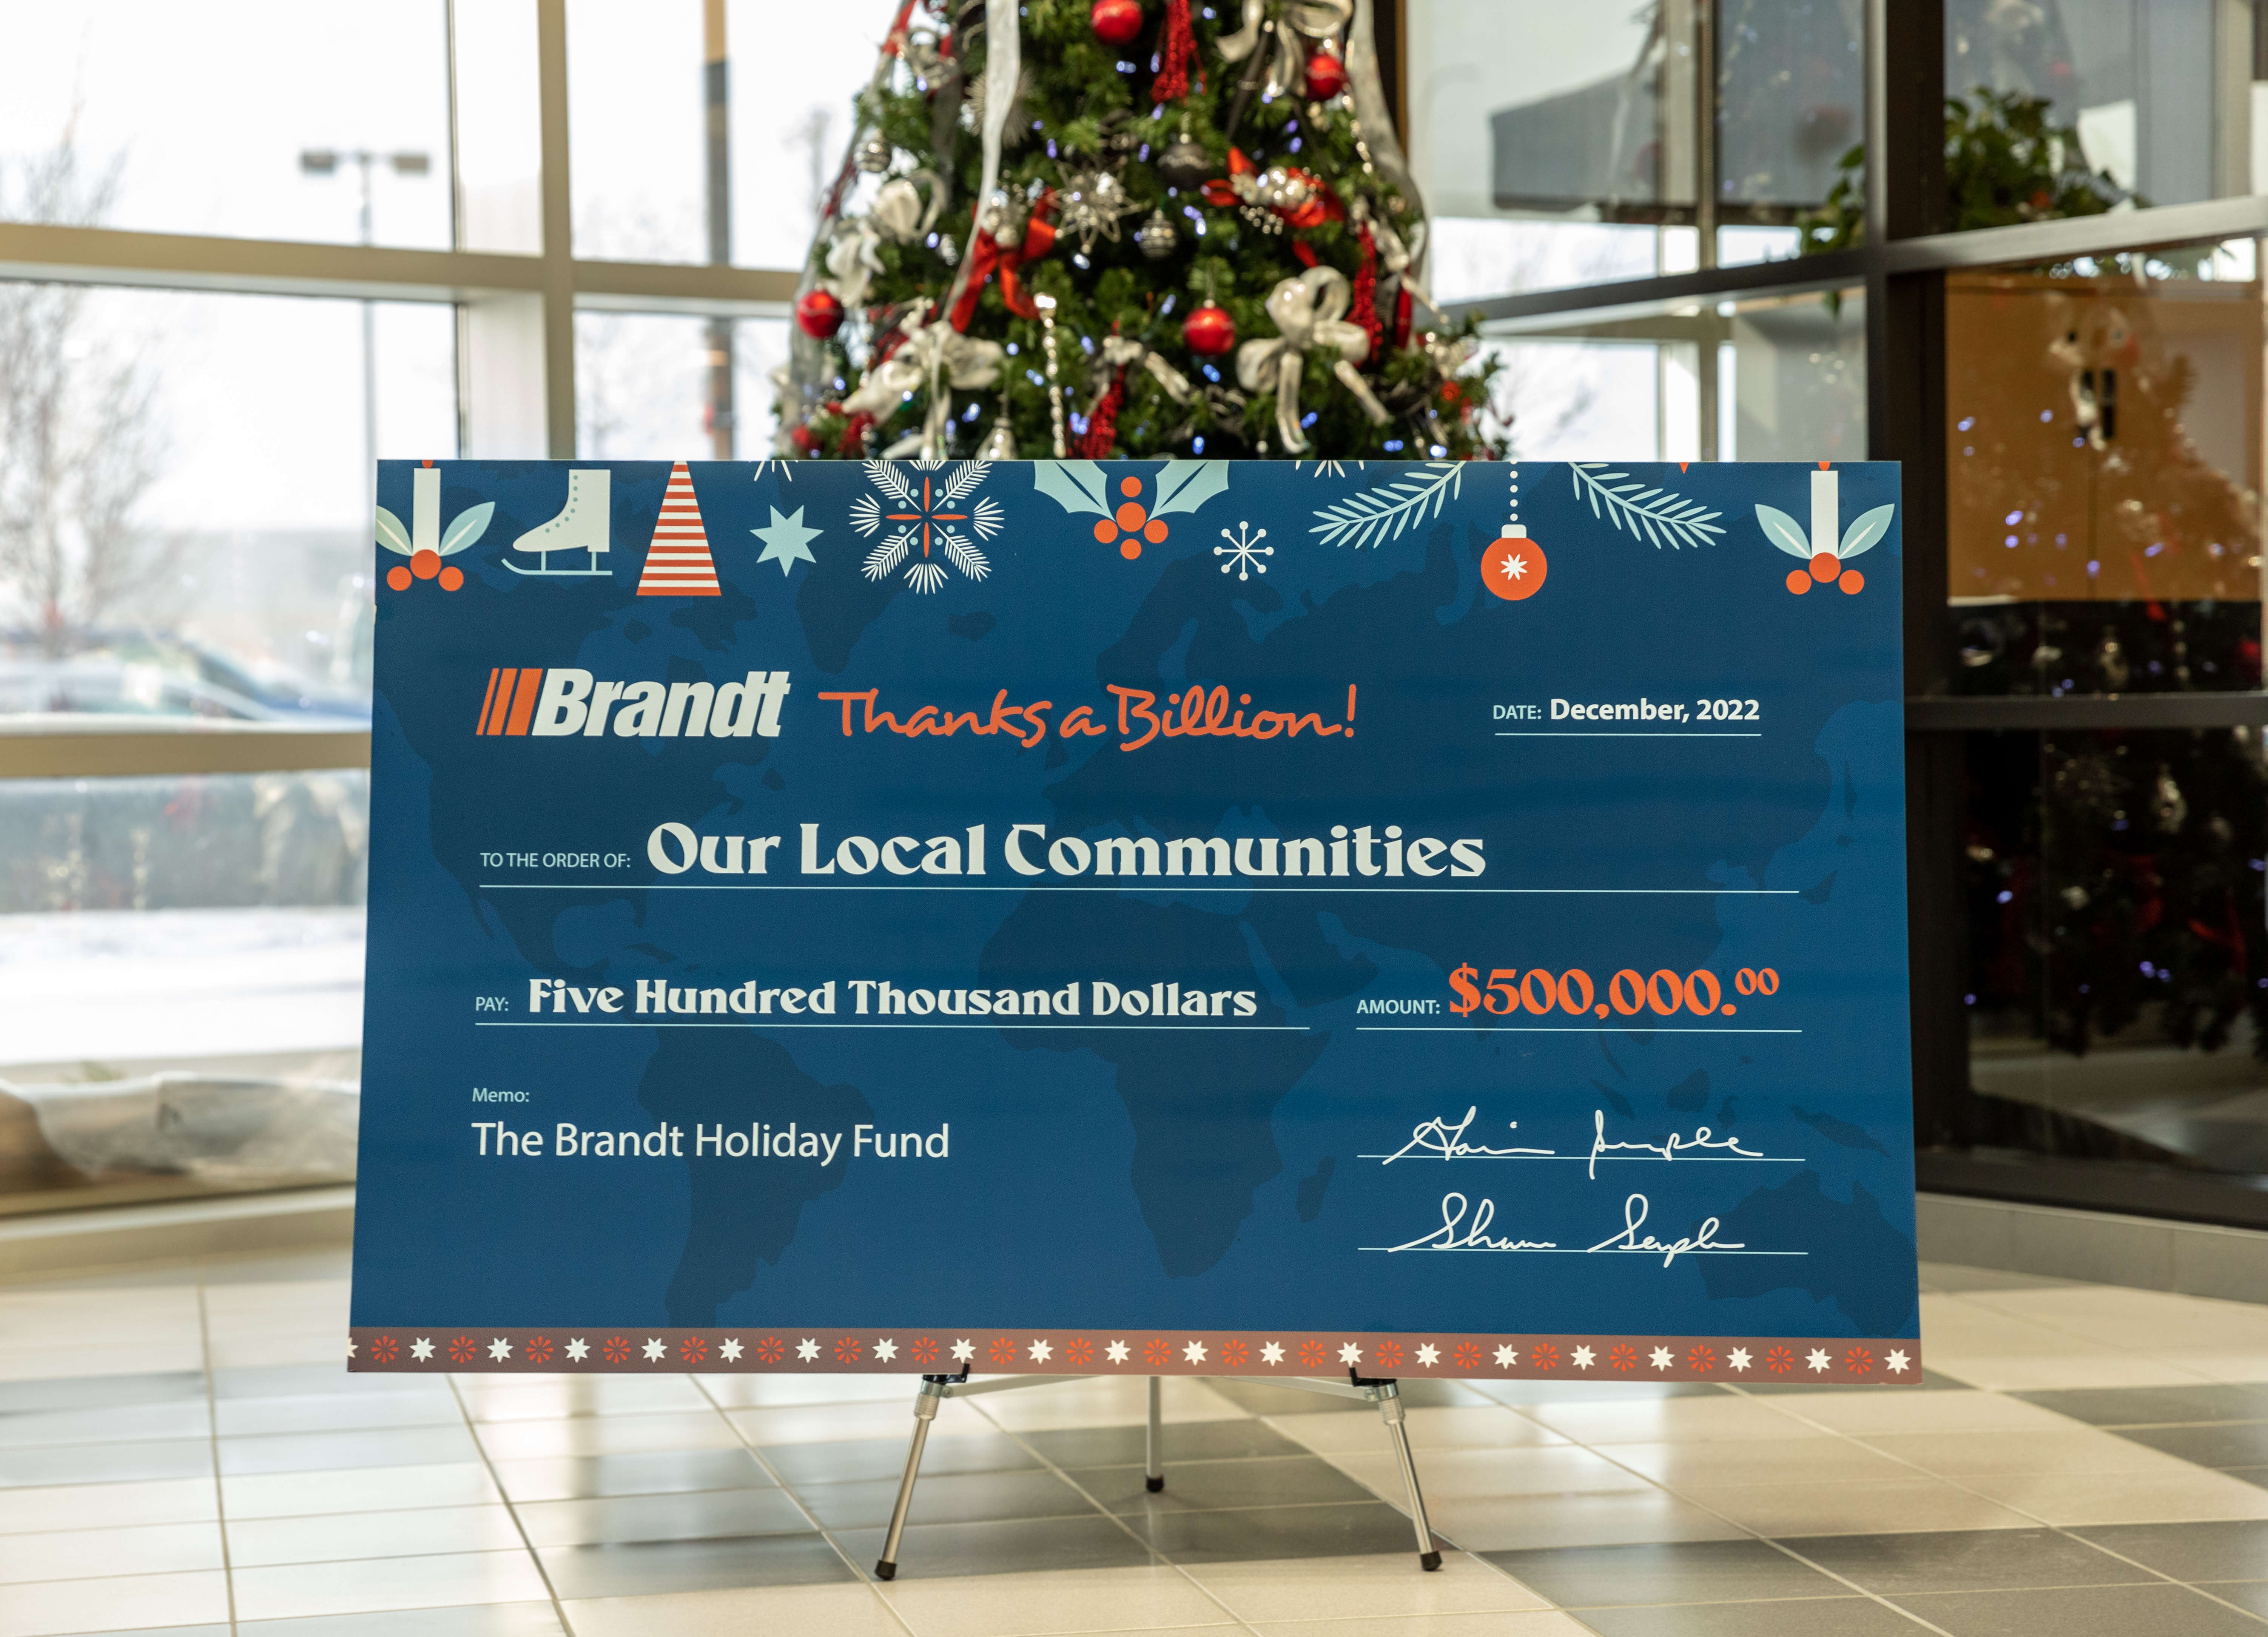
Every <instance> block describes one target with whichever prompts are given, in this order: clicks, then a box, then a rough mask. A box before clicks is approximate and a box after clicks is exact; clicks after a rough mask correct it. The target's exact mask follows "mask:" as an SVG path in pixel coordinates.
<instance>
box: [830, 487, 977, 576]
mask: <svg viewBox="0 0 2268 1637" xmlns="http://www.w3.org/2000/svg"><path fill="white" fill-rule="evenodd" d="M944 464H945V463H944V462H943V461H913V462H907V461H867V462H866V476H867V477H868V479H869V480H870V481H871V482H872V483H873V485H874V487H875V488H876V489H877V490H880V494H868V495H861V496H859V497H858V499H856V500H855V501H853V502H851V527H853V528H855V529H857V530H858V532H859V533H860V534H861V535H867V536H869V537H871V536H873V535H876V534H878V533H881V531H882V528H883V526H884V525H885V524H890V525H895V527H893V528H892V529H891V530H890V532H889V533H887V534H886V535H883V538H882V540H881V542H880V544H878V545H876V546H875V547H874V549H873V550H872V551H869V552H868V553H867V554H866V563H865V568H864V570H863V572H864V573H865V576H866V578H867V579H886V578H887V577H888V576H889V575H892V574H895V573H896V572H897V571H898V565H899V564H902V563H904V562H905V561H906V559H907V558H908V557H910V556H911V555H912V553H913V549H914V547H915V546H916V545H919V546H920V547H921V559H920V561H918V562H917V563H915V564H912V566H910V567H909V568H908V569H907V570H906V584H908V585H909V586H912V587H913V588H914V589H915V590H916V591H919V592H933V591H937V590H939V589H940V588H942V587H943V586H944V585H945V581H946V572H945V564H946V562H950V563H951V564H953V565H954V567H955V568H957V569H959V570H960V571H961V572H962V573H963V574H966V575H967V576H968V578H969V579H983V578H984V577H985V576H986V575H987V574H989V573H990V572H991V571H992V564H991V563H990V560H988V559H987V558H986V557H985V555H984V553H983V549H980V548H979V547H978V545H977V544H976V540H971V539H970V538H969V537H968V535H966V534H963V533H962V532H961V528H960V527H959V526H960V525H961V524H963V523H966V524H968V526H969V527H970V528H971V529H973V530H975V532H976V537H977V539H978V540H990V539H991V538H992V536H993V535H997V534H998V533H999V532H1000V529H1001V527H1002V526H1003V524H1004V523H1005V521H1006V514H1005V512H1002V511H1001V509H1000V503H999V502H998V501H997V500H995V499H993V498H991V497H990V495H982V496H979V497H978V498H977V500H976V505H974V506H973V507H972V508H970V509H969V510H967V511H962V510H960V509H959V508H960V506H961V503H962V502H963V501H965V500H967V499H968V496H969V494H970V492H971V491H973V490H975V489H976V486H977V485H978V484H980V483H983V481H984V475H985V473H986V472H987V471H988V470H990V461H962V462H961V465H960V468H959V469H958V470H956V471H954V473H953V474H952V475H951V476H944V477H940V476H936V475H935V468H938V467H939V466H942V465H944ZM908 465H911V466H912V467H913V468H914V469H915V470H917V471H919V472H920V473H921V486H920V488H919V489H917V488H916V487H915V486H914V483H913V480H912V479H911V477H909V476H908V475H907V473H906V472H904V471H902V470H901V469H900V468H902V467H905V466H908ZM884 505H895V507H896V508H897V509H896V510H895V511H890V512H886V511H884V510H883V509H882V508H883V506H884ZM940 557H942V558H943V561H940V560H939V558H940Z"/></svg>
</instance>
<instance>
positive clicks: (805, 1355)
mask: <svg viewBox="0 0 2268 1637" xmlns="http://www.w3.org/2000/svg"><path fill="white" fill-rule="evenodd" d="M795 1356H796V1357H797V1358H799V1359H801V1360H803V1361H804V1362H805V1363H806V1364H808V1363H810V1362H811V1361H812V1360H814V1359H815V1358H817V1357H818V1356H819V1343H818V1341H817V1340H816V1339H815V1338H812V1337H809V1336H806V1337H805V1338H803V1339H802V1340H801V1341H799V1342H798V1343H796V1344H795Z"/></svg>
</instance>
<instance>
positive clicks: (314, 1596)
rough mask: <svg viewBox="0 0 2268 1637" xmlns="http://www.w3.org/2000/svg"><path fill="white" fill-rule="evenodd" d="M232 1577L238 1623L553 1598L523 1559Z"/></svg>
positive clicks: (483, 1557) (475, 1555) (311, 1567)
mask: <svg viewBox="0 0 2268 1637" xmlns="http://www.w3.org/2000/svg"><path fill="white" fill-rule="evenodd" d="M232 1578H233V1580H234V1581H235V1583H236V1618H237V1619H239V1620H290V1619H305V1618H307V1617H310V1616H313V1615H318V1614H362V1613H367V1612H372V1611H378V1610H383V1609H440V1608H454V1607H457V1606H459V1605H460V1604H475V1603H521V1602H526V1601H529V1600H533V1599H541V1598H545V1597H549V1596H550V1595H551V1594H550V1590H549V1588H548V1587H546V1586H545V1585H544V1583H543V1576H542V1575H541V1574H539V1573H537V1571H536V1567H535V1560H534V1558H532V1557H530V1556H529V1555H528V1554H527V1552H453V1553H451V1554H449V1555H447V1556H446V1557H416V1558H377V1559H371V1560H364V1561H360V1562H352V1563H302V1564H293V1565H291V1566H289V1567H276V1568H245V1569H239V1570H237V1571H236V1573H235V1574H234V1575H233V1576H232Z"/></svg>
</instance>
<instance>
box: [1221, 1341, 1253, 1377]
mask: <svg viewBox="0 0 2268 1637" xmlns="http://www.w3.org/2000/svg"><path fill="white" fill-rule="evenodd" d="M1250 1356H1251V1355H1250V1353H1249V1351H1248V1349H1247V1348H1246V1346H1245V1345H1244V1344H1243V1343H1242V1342H1241V1341H1224V1342H1223V1343H1221V1344H1220V1361H1221V1364H1222V1366H1223V1367H1224V1368H1228V1369H1232V1370H1241V1369H1242V1368H1244V1361H1245V1360H1246V1359H1247V1358H1248V1357H1250Z"/></svg>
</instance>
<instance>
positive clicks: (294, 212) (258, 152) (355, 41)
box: [0, 0, 452, 249]
mask: <svg viewBox="0 0 2268 1637" xmlns="http://www.w3.org/2000/svg"><path fill="white" fill-rule="evenodd" d="M446 15H447V8H446V5H444V4H442V3H441V0H409V4H393V5H387V6H308V5H304V4H294V3H293V0H203V4H195V5H178V4H164V3H162V0H81V4H73V5H62V6H31V5H16V6H11V7H10V8H9V9H8V13H7V48H6V49H5V50H4V51H0V219H13V220H18V221H35V222H57V223H64V224H73V225H104V226H110V227H130V228H137V229H141V230H144V231H147V232H171V233H210V234H217V235H226V236H230V237H237V238H255V239H300V240H324V241H328V242H331V243H338V244H352V243H355V242H357V241H358V240H361V238H362V236H363V234H362V219H361V212H362V200H361V195H360V192H359V189H358V188H357V186H356V185H355V184H354V183H353V182H350V181H346V180H342V179H340V178H337V177H333V178H330V179H328V180H324V179H319V178H314V177H310V176H309V175H307V174H306V173H303V172H302V170H301V167H300V155H301V154H302V153H303V152H305V151H308V150H311V149H313V150H319V151H326V150H327V151H352V150H357V149H362V150H368V151H372V152H375V153H379V154H381V155H389V156H390V155H393V154H396V153H405V152H407V153H416V154H418V155H422V156H423V157H424V158H425V159H426V160H427V161H428V164H429V168H428V169H427V170H426V171H425V172H424V173H422V174H420V173H400V172H397V171H396V170H395V169H394V167H393V166H389V165H381V166H377V167H375V169H374V171H373V173H372V179H371V193H370V222H371V238H372V241H373V242H375V243H378V244H383V245H409V246H416V247H422V248H429V249H443V248H446V247H447V246H448V244H449V240H450V214H451V203H452V202H451V199H450V188H449V184H448V181H447V180H446V179H447V175H448V156H449V52H448V41H447V39H446ZM59 153H60V154H64V155H66V156H67V157H68V158H69V159H70V160H71V161H72V162H73V163H74V165H75V167H76V171H77V179H78V185H77V187H76V188H70V189H66V190H63V191H62V192H57V191H56V190H55V189H54V188H52V187H48V188H43V187H42V186H41V185H40V181H41V177H42V175H43V174H45V173H48V172H49V171H51V170H52V167H53V165H54V163H55V159H56V156H57V155H58V154H59Z"/></svg>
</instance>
